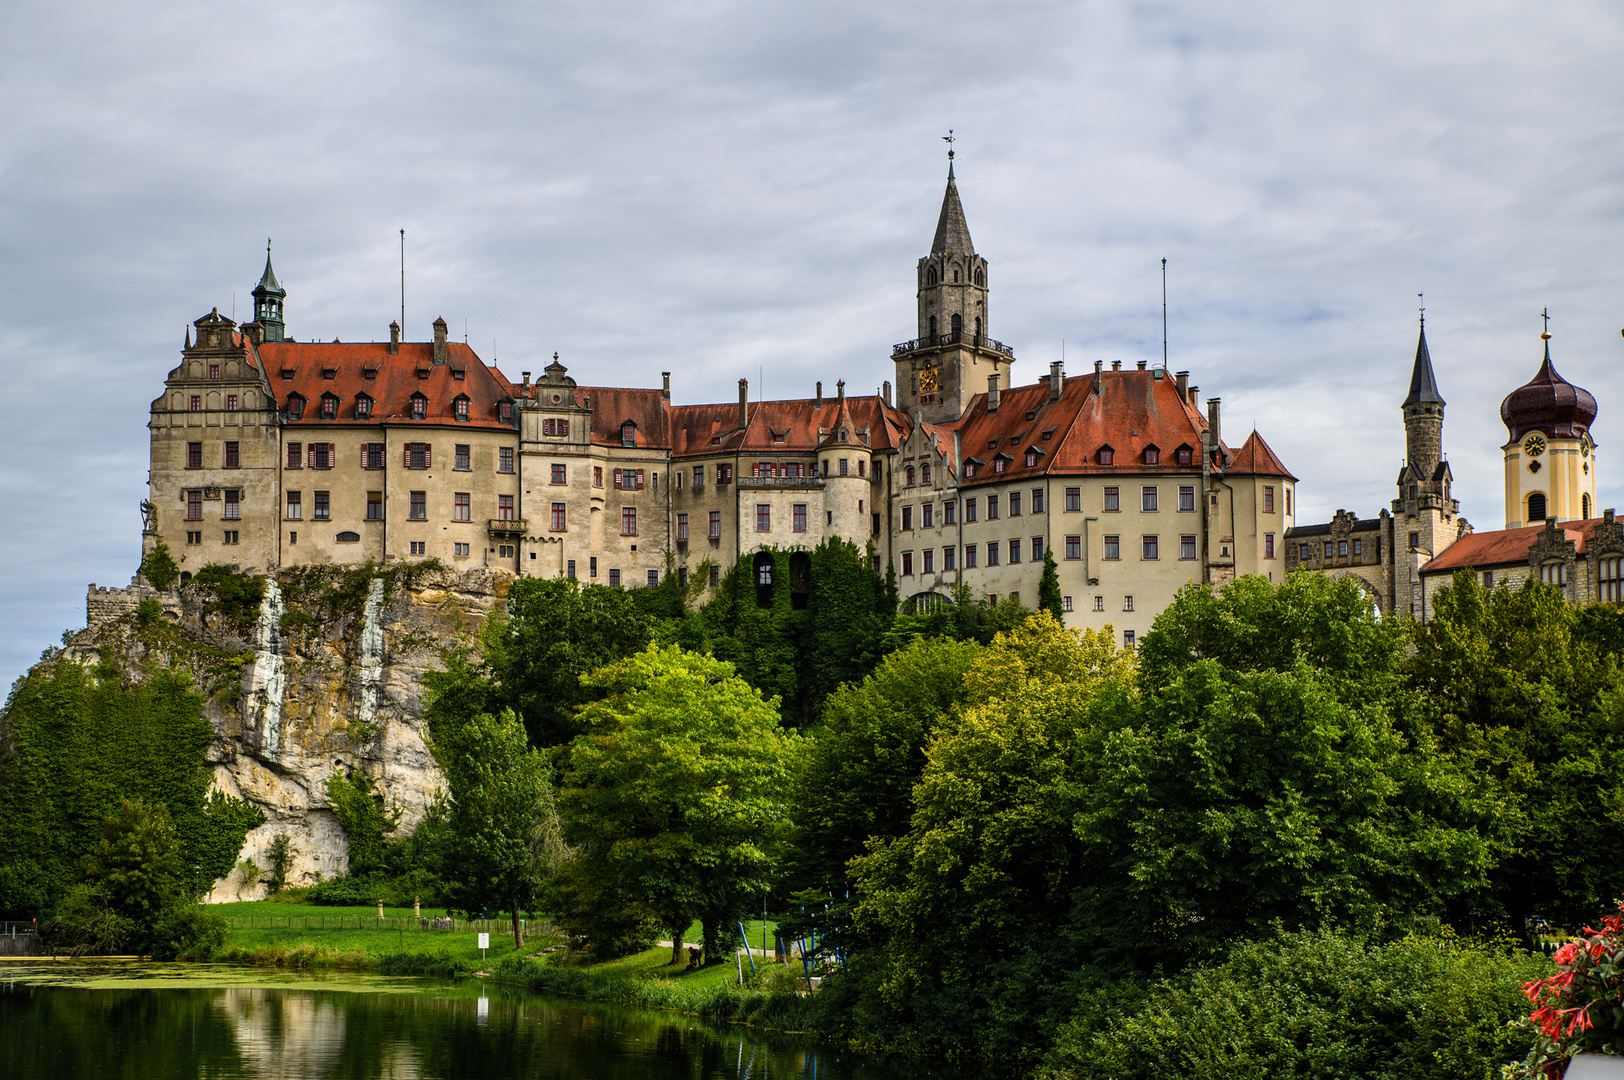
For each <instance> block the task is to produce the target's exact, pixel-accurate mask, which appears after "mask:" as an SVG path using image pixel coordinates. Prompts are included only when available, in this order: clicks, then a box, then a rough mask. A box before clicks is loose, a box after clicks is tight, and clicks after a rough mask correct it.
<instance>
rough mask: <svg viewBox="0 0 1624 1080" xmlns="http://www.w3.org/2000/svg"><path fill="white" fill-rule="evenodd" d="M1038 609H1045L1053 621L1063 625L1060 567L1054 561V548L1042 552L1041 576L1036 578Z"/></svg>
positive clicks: (1064, 610) (1064, 618)
mask: <svg viewBox="0 0 1624 1080" xmlns="http://www.w3.org/2000/svg"><path fill="white" fill-rule="evenodd" d="M1038 610H1040V611H1047V612H1048V613H1049V614H1050V615H1053V616H1054V621H1055V622H1057V623H1061V624H1062V625H1064V623H1065V621H1066V607H1065V601H1064V600H1063V599H1062V598H1061V595H1060V567H1059V566H1058V565H1057V564H1056V563H1055V561H1054V549H1053V548H1047V549H1045V550H1044V552H1043V577H1042V578H1040V579H1039V580H1038Z"/></svg>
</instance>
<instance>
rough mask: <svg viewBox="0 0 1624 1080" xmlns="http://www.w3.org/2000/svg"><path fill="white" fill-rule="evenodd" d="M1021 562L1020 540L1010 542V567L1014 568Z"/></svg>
mask: <svg viewBox="0 0 1624 1080" xmlns="http://www.w3.org/2000/svg"><path fill="white" fill-rule="evenodd" d="M1020 561H1021V542H1020V540H1019V539H1015V540H1011V541H1010V542H1009V565H1011V566H1014V565H1015V564H1016V563H1018V562H1020Z"/></svg>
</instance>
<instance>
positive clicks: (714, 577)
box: [710, 563, 722, 589]
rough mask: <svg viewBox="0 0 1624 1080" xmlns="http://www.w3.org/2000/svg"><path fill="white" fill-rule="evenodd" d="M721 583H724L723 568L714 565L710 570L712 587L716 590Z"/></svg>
mask: <svg viewBox="0 0 1624 1080" xmlns="http://www.w3.org/2000/svg"><path fill="white" fill-rule="evenodd" d="M721 583H722V568H721V567H720V566H717V565H716V564H714V563H712V564H711V568H710V587H711V588H713V589H714V588H716V586H718V585H720V584H721Z"/></svg>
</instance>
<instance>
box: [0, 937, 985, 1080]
mask: <svg viewBox="0 0 1624 1080" xmlns="http://www.w3.org/2000/svg"><path fill="white" fill-rule="evenodd" d="M79 1077H85V1078H96V1080H101V1078H116V1077H130V1078H140V1080H158V1078H168V1077H185V1078H187V1080H192V1078H211V1080H212V1078H222V1080H224V1078H238V1077H243V1078H262V1077H263V1078H276V1080H318V1078H322V1080H325V1078H335V1080H336V1078H343V1080H375V1078H376V1080H384V1078H388V1080H411V1078H418V1077H422V1078H439V1077H445V1078H464V1077H466V1078H470V1080H472V1078H480V1080H500V1078H504V1077H527V1078H529V1077H534V1078H546V1080H586V1078H589V1077H590V1078H593V1080H678V1078H681V1080H711V1078H718V1080H773V1078H775V1077H777V1078H783V1080H791V1078H794V1080H880V1078H882V1077H883V1078H886V1080H966V1074H964V1073H962V1072H960V1071H958V1070H955V1069H951V1068H949V1067H946V1066H942V1065H939V1064H935V1063H929V1062H919V1061H912V1060H897V1059H891V1058H879V1057H871V1056H868V1055H863V1054H857V1053H853V1052H849V1051H845V1050H840V1049H836V1048H833V1047H831V1046H829V1045H828V1044H825V1043H818V1042H813V1041H809V1040H804V1039H797V1038H793V1037H789V1036H775V1035H772V1034H771V1033H765V1032H759V1031H754V1030H752V1029H749V1028H744V1027H739V1026H729V1025H711V1024H707V1023H705V1022H703V1021H700V1020H696V1019H693V1018H691V1017H685V1016H680V1015H677V1014H673V1013H662V1012H656V1011H652V1010H645V1009H634V1008H627V1007H622V1006H615V1005H602V1004H597V1003H593V1002H580V1001H576V1000H573V999H565V998H551V997H545V996H540V995H536V994H532V993H528V992H526V991H522V990H517V989H511V988H507V987H500V986H488V985H484V984H481V983H480V982H478V981H477V980H473V979H467V980H462V981H460V982H446V981H441V980H432V979H415V978H407V977H397V976H372V975H365V974H356V973H351V972H337V973H308V974H306V973H288V972H278V971H265V970H261V969H245V968H240V967H227V966H213V965H197V964H135V963H123V964H99V965H98V964H73V963H18V962H7V963H5V964H0V1078H4V1080H35V1078H39V1080H46V1078H49V1080H76V1078H79Z"/></svg>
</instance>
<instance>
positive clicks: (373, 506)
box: [367, 491, 383, 521]
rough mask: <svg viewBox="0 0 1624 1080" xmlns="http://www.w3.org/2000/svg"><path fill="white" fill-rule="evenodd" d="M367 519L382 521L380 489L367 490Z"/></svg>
mask: <svg viewBox="0 0 1624 1080" xmlns="http://www.w3.org/2000/svg"><path fill="white" fill-rule="evenodd" d="M367 520H368V521H382V520H383V492H381V491H369V492H367Z"/></svg>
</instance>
